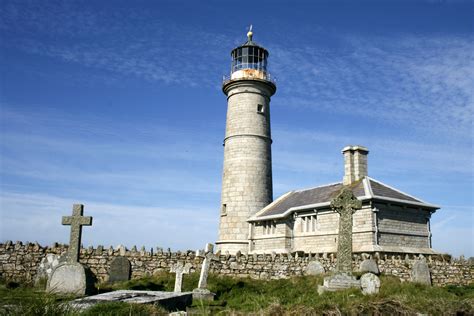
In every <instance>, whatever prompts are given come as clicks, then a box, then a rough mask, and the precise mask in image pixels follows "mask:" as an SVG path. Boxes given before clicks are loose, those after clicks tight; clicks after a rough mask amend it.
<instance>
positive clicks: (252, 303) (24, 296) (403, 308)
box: [0, 273, 474, 315]
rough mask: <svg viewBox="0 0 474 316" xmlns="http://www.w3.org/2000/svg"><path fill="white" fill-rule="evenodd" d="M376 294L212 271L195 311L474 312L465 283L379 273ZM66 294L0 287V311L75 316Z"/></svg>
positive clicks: (111, 311)
mask: <svg viewBox="0 0 474 316" xmlns="http://www.w3.org/2000/svg"><path fill="white" fill-rule="evenodd" d="M198 277H199V276H198V275H197V274H191V275H185V276H184V282H183V291H192V289H193V288H195V287H196V285H197V281H198ZM381 281H382V287H381V290H380V293H379V294H377V295H374V296H370V297H369V296H364V295H362V294H361V293H360V291H357V290H347V291H341V292H335V293H325V294H323V295H321V296H319V295H318V294H317V292H316V289H317V286H318V285H320V284H322V277H295V278H291V279H284V280H271V281H262V280H252V279H234V278H229V277H218V276H214V275H211V276H210V277H209V280H208V285H209V289H210V290H211V291H212V292H214V293H216V300H215V301H214V302H212V303H210V304H205V303H200V302H195V303H194V306H193V307H192V309H191V310H192V311H193V312H195V313H196V314H198V315H205V314H219V315H229V314H232V315H246V314H254V315H323V314H324V315H416V314H418V313H420V314H428V315H474V285H471V286H469V287H453V286H451V287H443V288H439V287H427V286H423V285H419V284H412V283H400V281H398V279H396V278H393V277H384V276H382V277H381ZM173 285H174V274H170V273H162V274H159V275H155V276H153V277H146V278H142V279H138V280H132V281H128V282H122V283H117V284H113V285H108V284H98V285H97V288H98V292H107V291H111V290H116V289H135V290H157V291H172V290H173ZM70 299H71V298H70V297H58V296H53V295H50V294H46V293H44V292H43V291H40V290H37V289H35V288H29V287H23V286H20V287H18V288H15V289H12V288H8V286H7V285H6V284H3V285H2V286H1V287H0V315H77V312H75V311H73V310H71V309H70V308H69V307H68V305H67V304H64V303H65V302H67V301H68V300H70ZM162 314H166V312H165V311H164V310H163V309H161V308H159V307H155V306H148V305H130V304H125V303H112V304H104V305H97V306H95V307H93V308H91V309H89V310H87V311H85V312H84V313H82V314H81V315H162Z"/></svg>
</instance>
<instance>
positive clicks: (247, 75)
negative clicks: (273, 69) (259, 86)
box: [230, 26, 270, 80]
mask: <svg viewBox="0 0 474 316" xmlns="http://www.w3.org/2000/svg"><path fill="white" fill-rule="evenodd" d="M252 37H253V32H252V26H250V30H249V32H248V33H247V38H248V39H247V42H245V43H244V44H243V45H241V46H239V47H237V48H235V49H234V50H232V53H231V56H232V68H231V76H230V80H234V79H262V80H270V76H269V74H268V72H267V59H268V51H267V50H266V49H265V48H263V47H262V46H259V45H258V44H257V43H255V42H254V41H253V40H252Z"/></svg>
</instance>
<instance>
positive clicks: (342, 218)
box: [318, 188, 362, 294]
mask: <svg viewBox="0 0 474 316" xmlns="http://www.w3.org/2000/svg"><path fill="white" fill-rule="evenodd" d="M361 207H362V202H361V201H359V200H358V199H357V198H356V197H355V196H354V193H352V191H351V190H349V189H347V188H343V189H342V191H341V192H340V193H339V194H338V195H337V196H336V197H335V198H334V199H333V200H332V201H331V209H333V210H334V211H335V212H337V213H339V236H338V243H337V264H336V272H335V273H334V274H333V275H332V276H329V277H326V278H324V284H323V285H322V286H321V285H320V286H319V287H318V293H319V294H322V293H324V292H325V291H338V290H343V289H348V288H352V287H356V288H360V281H358V280H357V279H356V278H355V277H354V276H353V275H352V214H353V213H354V212H355V211H356V210H358V209H360V208H361Z"/></svg>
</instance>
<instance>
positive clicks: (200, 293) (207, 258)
mask: <svg viewBox="0 0 474 316" xmlns="http://www.w3.org/2000/svg"><path fill="white" fill-rule="evenodd" d="M213 250H214V246H213V245H212V244H206V249H205V251H204V252H202V251H200V250H198V251H196V257H204V261H203V262H202V267H201V274H200V276H199V283H198V287H197V288H196V289H194V290H193V299H198V300H208V301H212V300H214V296H215V294H214V293H211V291H209V290H208V289H207V276H208V274H209V267H210V266H211V260H213V259H215V255H214V253H213Z"/></svg>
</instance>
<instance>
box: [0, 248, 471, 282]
mask: <svg viewBox="0 0 474 316" xmlns="http://www.w3.org/2000/svg"><path fill="white" fill-rule="evenodd" d="M66 251H67V246H66V245H60V244H54V245H52V246H49V247H43V246H40V245H39V244H38V243H26V244H23V243H21V242H16V243H12V242H6V243H0V277H1V278H2V279H5V280H12V281H18V282H32V281H34V279H35V277H36V274H37V271H38V267H39V265H40V262H41V260H42V259H43V258H44V257H46V255H47V254H57V255H60V254H62V253H65V252H66ZM118 256H124V257H126V258H127V259H128V260H130V262H131V266H132V276H131V277H132V279H133V278H139V277H142V276H145V275H153V274H154V273H157V272H159V271H170V269H171V266H172V265H174V264H176V263H177V262H182V263H190V265H191V268H190V272H195V271H199V269H200V268H201V265H202V261H203V259H202V258H200V257H196V255H195V252H194V251H183V252H180V251H177V252H171V251H169V250H168V251H163V250H162V249H156V250H153V251H147V250H145V249H144V248H142V249H141V250H138V249H137V248H136V247H133V248H132V249H131V250H127V249H125V248H124V247H120V248H118V249H114V248H112V247H110V248H104V247H102V246H99V247H97V248H92V247H89V248H82V249H81V253H80V262H81V263H83V264H85V265H86V266H88V267H89V268H90V270H91V271H92V273H93V274H94V275H95V276H96V277H97V279H98V280H100V281H106V280H107V279H108V271H109V267H110V263H111V262H112V260H113V259H114V258H116V257H118ZM368 257H372V258H373V259H374V260H375V261H376V262H377V264H378V267H379V269H380V272H381V273H382V274H386V275H393V276H396V277H399V278H400V279H401V280H403V281H409V280H410V272H411V268H412V266H413V264H414V263H415V262H417V260H419V257H418V256H415V255H402V254H388V253H387V254H384V253H380V254H379V253H374V254H354V256H353V269H354V271H357V269H358V267H359V265H360V263H361V262H362V261H363V260H364V259H365V258H368ZM425 259H426V261H427V264H428V266H429V268H430V271H431V278H432V282H433V284H434V285H448V284H453V285H467V284H473V283H474V264H473V262H472V261H470V262H468V261H466V260H464V259H463V258H460V259H453V258H451V257H450V256H448V255H444V256H441V255H440V256H428V257H427V258H425ZM314 260H318V261H319V262H320V263H321V264H322V265H323V267H324V269H325V270H326V271H332V270H333V269H334V268H335V266H336V260H337V259H336V256H335V254H333V253H331V254H327V253H325V254H311V253H304V252H296V253H292V254H275V253H272V254H258V255H257V254H253V255H252V254H250V255H245V254H239V253H237V254H236V255H225V254H219V253H216V256H215V257H214V260H212V262H211V268H210V272H211V273H215V274H220V275H227V276H237V277H251V278H257V279H278V278H286V277H291V276H299V275H303V274H304V272H305V270H306V267H307V266H308V263H309V262H311V261H314Z"/></svg>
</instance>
